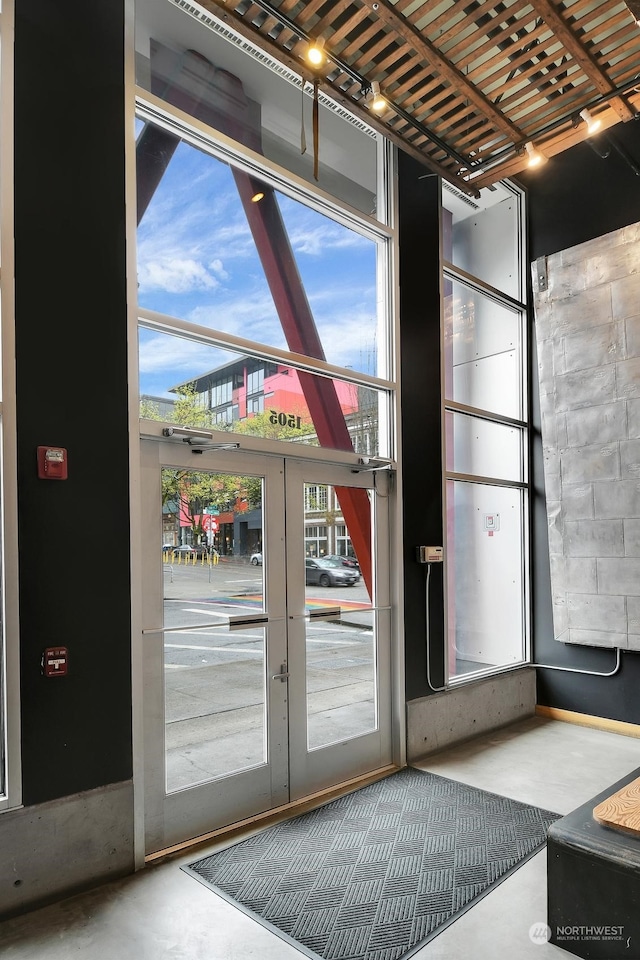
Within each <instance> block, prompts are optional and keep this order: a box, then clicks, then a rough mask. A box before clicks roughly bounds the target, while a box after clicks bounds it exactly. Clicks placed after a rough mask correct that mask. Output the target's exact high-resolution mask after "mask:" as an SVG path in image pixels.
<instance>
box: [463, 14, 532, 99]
mask: <svg viewBox="0 0 640 960" xmlns="http://www.w3.org/2000/svg"><path fill="white" fill-rule="evenodd" d="M546 32H547V27H546V25H545V24H540V26H538V27H536V28H535V29H534V30H532V31H531V32H530V33H529V34H527V37H526V42H525V44H524V49H522V48H521V50H520V51H519V52H517V53H508V52H507V51H505V50H500V51H499V52H498V53H496V54H495V55H494V56H493V57H491V58H490V59H489V60H486V61H485V62H484V63H481V64H479V65H478V66H477V67H475V68H474V69H473V70H469V72H468V73H467V79H468V80H469V81H470V82H471V83H479V82H480V81H481V80H482V82H483V84H484V85H485V86H486V81H485V80H484V75H485V73H487V71H488V73H489V74H492V75H494V76H495V75H498V76H499V75H500V72H501V71H506V73H507V76H508V75H510V74H512V73H514V72H515V73H518V72H521V71H522V68H523V67H524V66H525V65H526V64H531V63H532V62H534V61H535V60H536V58H537V57H538V56H541V55H542V54H543V52H544V47H543V45H542V44H541V43H538V42H537V41H539V40H540V39H541V38H542V37H544V35H545V34H546ZM523 42H524V41H523Z"/></svg>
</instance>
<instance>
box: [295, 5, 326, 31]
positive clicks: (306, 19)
mask: <svg viewBox="0 0 640 960" xmlns="http://www.w3.org/2000/svg"><path fill="white" fill-rule="evenodd" d="M324 2H325V0H307V2H306V3H304V4H303V5H302V7H301V8H300V11H299V13H297V14H296V17H295V21H296V23H298V24H300V26H301V27H304V28H305V30H307V31H309V32H310V31H311V27H310V24H311V22H312V21H313V22H314V24H315V18H316V14H317V12H318V8H319V7H321V6H322V4H323V3H324Z"/></svg>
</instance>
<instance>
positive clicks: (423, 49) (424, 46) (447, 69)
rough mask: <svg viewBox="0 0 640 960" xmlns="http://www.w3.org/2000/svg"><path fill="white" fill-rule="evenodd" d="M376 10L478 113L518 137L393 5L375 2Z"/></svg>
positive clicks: (506, 121)
mask: <svg viewBox="0 0 640 960" xmlns="http://www.w3.org/2000/svg"><path fill="white" fill-rule="evenodd" d="M377 3H378V9H377V11H376V14H377V16H379V17H380V18H381V19H384V21H385V23H387V25H389V26H391V27H392V28H393V29H396V30H397V31H398V33H399V34H400V35H401V36H402V37H403V38H404V39H405V40H406V41H407V43H409V44H410V45H411V46H412V47H413V48H414V49H416V50H417V51H418V52H419V53H420V54H421V55H423V56H424V57H425V58H426V59H427V60H428V61H430V62H431V63H432V64H433V66H434V68H435V69H437V71H438V73H440V74H441V75H442V77H443V79H446V80H448V81H449V83H451V84H453V85H454V86H457V87H459V88H460V89H464V90H465V91H466V92H467V94H468V96H469V99H470V100H471V101H472V102H473V103H475V105H476V107H477V108H478V109H479V110H480V111H486V112H487V113H488V114H489V115H490V116H492V117H493V120H494V122H495V124H496V126H498V127H499V128H500V129H502V130H503V131H504V132H505V133H507V134H509V135H511V136H514V135H515V136H518V131H517V130H514V129H513V127H512V124H511V123H510V121H508V120H507V119H506V118H505V117H503V116H502V114H501V113H500V112H499V111H497V110H495V109H494V107H493V104H491V103H490V101H488V100H487V99H486V97H484V96H483V94H482V93H480V92H479V91H478V90H477V89H476V88H475V87H473V86H472V85H470V84H468V83H466V81H465V79H464V76H463V75H462V74H461V73H460V71H459V70H457V68H456V67H454V66H453V65H452V64H450V63H449V62H448V61H447V60H446V59H445V58H444V57H443V56H442V55H441V54H439V53H438V52H437V50H436V49H435V47H433V46H432V44H431V43H430V41H428V40H426V39H421V37H420V35H419V34H418V33H417V31H416V29H415V27H413V26H412V25H411V24H410V23H408V22H407V21H406V20H404V19H403V18H399V17H398V15H397V14H396V13H395V12H394V9H393V5H392V4H391V3H389V0H377Z"/></svg>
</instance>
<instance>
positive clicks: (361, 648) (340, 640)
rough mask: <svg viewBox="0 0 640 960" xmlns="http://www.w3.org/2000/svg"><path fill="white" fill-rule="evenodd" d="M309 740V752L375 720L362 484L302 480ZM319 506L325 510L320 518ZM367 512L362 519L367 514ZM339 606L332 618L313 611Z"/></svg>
mask: <svg viewBox="0 0 640 960" xmlns="http://www.w3.org/2000/svg"><path fill="white" fill-rule="evenodd" d="M304 504H305V506H304V523H305V531H304V537H305V544H304V546H305V605H306V609H307V612H308V613H310V614H311V619H310V622H309V623H308V624H307V627H306V645H305V651H306V657H305V662H306V698H307V740H308V747H309V749H310V750H312V749H314V748H317V747H323V746H326V745H328V744H329V743H334V742H337V741H340V740H345V739H348V738H350V737H355V736H361V735H363V734H365V733H368V732H370V731H372V730H375V728H376V725H377V701H376V690H377V665H376V657H375V649H376V647H375V643H376V630H375V612H374V610H372V609H371V594H372V580H373V576H372V542H373V541H372V523H373V512H372V509H371V499H370V495H369V492H368V491H367V490H365V489H362V488H354V487H342V486H340V487H332V486H327V485H323V484H315V483H305V485H304ZM318 512H321V513H322V514H323V517H322V522H321V523H319V522H318ZM365 518H366V519H365ZM327 607H339V608H340V612H339V614H338V615H337V616H336V617H335V619H330V620H320V619H318V620H314V619H313V613H314V611H322V609H323V608H325V609H326V608H327Z"/></svg>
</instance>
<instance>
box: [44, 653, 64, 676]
mask: <svg viewBox="0 0 640 960" xmlns="http://www.w3.org/2000/svg"><path fill="white" fill-rule="evenodd" d="M68 663H69V655H68V653H67V648H66V647H47V649H46V650H45V651H44V653H43V654H42V672H43V674H44V675H45V677H66V675H67V666H68Z"/></svg>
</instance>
